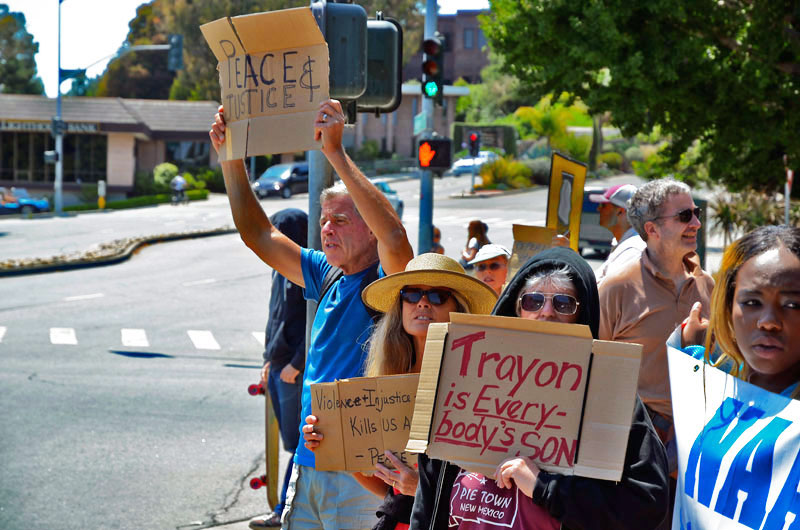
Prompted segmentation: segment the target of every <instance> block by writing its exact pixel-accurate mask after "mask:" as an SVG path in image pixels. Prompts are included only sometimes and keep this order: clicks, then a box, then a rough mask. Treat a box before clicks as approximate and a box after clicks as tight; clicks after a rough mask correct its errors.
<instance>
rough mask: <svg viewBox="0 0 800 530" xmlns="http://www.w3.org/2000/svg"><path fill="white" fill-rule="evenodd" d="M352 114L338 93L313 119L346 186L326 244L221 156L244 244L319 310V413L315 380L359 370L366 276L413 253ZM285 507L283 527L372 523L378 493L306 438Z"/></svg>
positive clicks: (312, 367) (327, 199)
mask: <svg viewBox="0 0 800 530" xmlns="http://www.w3.org/2000/svg"><path fill="white" fill-rule="evenodd" d="M344 122H345V117H344V113H343V112H342V106H341V104H340V103H339V102H338V101H335V100H328V101H325V102H324V103H322V104H321V105H320V108H319V111H318V113H317V116H316V121H315V122H314V128H315V137H316V139H317V140H322V152H323V153H324V154H325V156H326V157H327V159H328V161H329V162H330V163H331V165H332V166H333V168H334V170H335V171H336V173H337V174H338V175H339V177H340V178H341V179H342V182H343V183H344V185H337V186H333V187H332V188H329V189H327V190H325V191H324V192H323V193H322V195H321V197H320V202H321V205H322V212H321V215H320V220H319V222H320V227H321V232H320V237H321V240H322V250H323V251H322V252H320V251H318V250H311V249H306V248H301V247H300V246H299V245H297V244H295V243H294V242H292V241H291V240H290V239H289V238H287V237H286V236H284V235H283V234H282V233H281V232H280V231H279V230H277V229H276V228H275V227H274V226H272V225H271V224H270V222H269V219H268V218H267V216H266V214H264V211H263V210H262V209H261V205H260V204H259V202H258V199H257V198H256V196H255V194H254V193H253V191H252V189H251V187H250V184H249V182H248V179H247V174H246V172H245V166H244V161H243V160H231V161H226V162H222V163H221V165H222V174H223V176H224V178H225V188H226V189H227V192H228V198H229V200H230V204H231V211H232V213H233V220H234V223H235V224H236V228H237V229H238V230H239V234H240V235H241V237H242V240H243V241H244V242H245V244H246V245H247V246H248V247H249V248H250V249H251V250H252V251H253V252H255V253H256V255H258V257H259V258H261V259H262V260H263V261H264V262H265V263H266V264H267V265H269V266H270V267H273V268H274V269H275V270H277V271H278V272H279V273H281V274H282V275H283V276H285V277H286V278H288V279H289V280H290V281H291V282H293V283H295V284H297V285H300V286H302V287H304V288H305V296H306V298H307V299H311V300H317V301H318V302H319V308H318V309H317V314H316V317H315V318H314V323H313V326H312V328H311V340H310V343H309V349H308V355H306V366H305V371H304V373H303V392H302V412H301V417H302V418H305V417H306V416H308V415H309V414H311V390H310V385H312V384H313V383H319V382H326V381H334V380H335V379H343V378H347V377H355V376H358V375H361V371H362V366H363V364H364V348H363V343H364V341H365V340H366V339H367V338H368V334H369V326H370V323H371V320H370V317H369V315H368V313H367V311H366V309H365V308H364V305H363V303H362V302H361V280H362V279H363V278H364V276H365V275H366V274H368V273H369V269H371V268H372V267H374V266H375V265H376V263H377V262H378V261H380V271H379V273H380V274H381V275H383V274H384V273H385V274H392V273H395V272H401V271H403V270H405V266H406V264H407V263H408V261H409V260H410V259H411V258H412V257H413V255H414V253H413V251H412V249H411V244H410V243H409V242H408V238H407V236H406V232H405V229H404V228H403V224H402V223H401V222H400V219H399V218H398V217H397V214H396V213H395V211H394V209H393V208H392V206H391V204H390V203H389V201H388V200H387V199H386V197H385V196H384V195H383V193H381V192H380V191H379V190H378V189H377V188H376V187H375V186H374V185H373V184H372V183H371V182H369V180H367V178H366V177H364V175H363V174H362V173H361V172H360V171H359V170H358V168H357V167H356V165H355V164H354V163H353V161H352V160H350V157H348V156H347V154H346V153H345V151H344V148H343V147H342V131H343V129H344ZM209 135H210V137H211V143H212V145H213V146H214V148H215V149H216V150H217V152H219V150H220V148H221V146H222V145H223V143H224V141H225V121H224V116H223V109H222V107H220V110H219V113H218V114H217V116H216V119H215V123H214V125H213V126H212V128H211V131H210V133H209ZM332 266H333V267H339V268H340V269H342V270H343V271H344V275H343V276H341V277H340V279H339V280H337V281H336V282H335V283H334V284H333V285H332V286H331V287H330V289H328V291H327V292H326V293H325V296H324V297H322V299H321V300H320V294H321V288H322V283H323V280H324V278H325V275H326V274H327V272H328V271H329V270H330V268H331V267H332ZM294 462H295V466H294V468H293V471H292V478H291V480H290V483H289V491H288V492H287V499H286V508H285V509H284V511H283V520H282V526H283V528H291V529H292V530H295V529H298V528H301V529H305V528H325V529H335V530H338V529H344V528H347V529H359V528H371V527H372V526H373V525H374V524H375V522H376V517H375V509H376V508H377V506H378V504H379V502H380V501H379V499H378V498H376V497H375V496H374V495H373V494H372V493H369V492H367V491H366V490H365V489H363V488H362V487H361V486H360V485H359V484H358V483H357V482H356V481H355V479H354V478H353V477H352V475H351V474H349V473H345V472H334V471H317V470H316V469H315V468H314V454H313V453H312V452H311V451H309V450H308V449H306V447H305V446H304V445H303V444H299V445H298V447H297V451H296V452H295V456H294Z"/></svg>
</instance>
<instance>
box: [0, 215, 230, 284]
mask: <svg viewBox="0 0 800 530" xmlns="http://www.w3.org/2000/svg"><path fill="white" fill-rule="evenodd" d="M235 233H237V230H236V229H235V228H231V227H230V226H223V227H220V228H214V229H211V230H194V231H190V232H179V233H175V234H161V235H156V236H144V237H137V238H133V241H131V242H130V243H128V244H127V245H126V246H125V248H123V249H122V250H120V251H118V252H116V253H114V254H113V255H109V256H103V257H100V258H95V259H92V258H81V257H77V258H75V257H73V258H70V257H68V256H54V257H52V258H38V259H39V260H46V259H55V260H58V259H59V258H62V259H63V261H59V262H57V263H48V264H46V265H39V264H32V265H27V266H20V267H14V268H0V278H3V277H8V276H23V275H26V274H42V273H47V272H58V271H67V270H74V269H87V268H90V267H103V266H106V265H115V264H117V263H121V262H123V261H126V260H128V259H129V258H130V257H131V255H132V254H133V253H134V251H136V250H137V249H139V248H141V247H143V246H146V245H150V244H153V243H166V242H169V241H178V240H181V239H196V238H201V237H211V236H221V235H228V234H235ZM11 261H18V260H11ZM3 266H4V265H3V264H2V263H0V267H3Z"/></svg>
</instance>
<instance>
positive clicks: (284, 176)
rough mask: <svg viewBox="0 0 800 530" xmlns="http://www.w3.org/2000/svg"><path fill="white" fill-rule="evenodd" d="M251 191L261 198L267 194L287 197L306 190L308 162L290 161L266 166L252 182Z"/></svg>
mask: <svg viewBox="0 0 800 530" xmlns="http://www.w3.org/2000/svg"><path fill="white" fill-rule="evenodd" d="M253 191H255V193H256V195H258V196H259V197H260V198H262V199H263V198H265V197H267V196H269V195H280V196H281V197H283V198H284V199H288V198H289V197H291V196H292V195H293V194H295V193H304V192H308V163H307V162H292V163H289V164H278V165H275V166H272V167H270V168H267V170H266V171H265V172H264V173H262V174H261V176H260V177H258V178H257V179H256V180H255V181H254V182H253Z"/></svg>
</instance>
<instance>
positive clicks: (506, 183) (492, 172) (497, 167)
mask: <svg viewBox="0 0 800 530" xmlns="http://www.w3.org/2000/svg"><path fill="white" fill-rule="evenodd" d="M480 175H481V179H482V180H483V184H482V185H481V188H483V189H508V188H513V189H518V188H527V187H528V186H530V185H531V170H530V168H528V167H527V166H526V165H525V164H523V163H522V162H518V161H516V160H513V159H512V158H511V157H510V156H509V157H505V158H503V157H501V158H497V159H496V160H494V161H492V162H489V163H488V164H484V165H483V166H482V167H481V171H480Z"/></svg>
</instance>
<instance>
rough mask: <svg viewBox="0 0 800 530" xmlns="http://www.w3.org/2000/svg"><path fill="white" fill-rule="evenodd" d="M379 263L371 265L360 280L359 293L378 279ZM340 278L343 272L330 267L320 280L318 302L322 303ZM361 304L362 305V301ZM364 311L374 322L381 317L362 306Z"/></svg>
mask: <svg viewBox="0 0 800 530" xmlns="http://www.w3.org/2000/svg"><path fill="white" fill-rule="evenodd" d="M379 265H380V262H377V261H376V262H375V263H373V264H372V265H371V266H370V268H369V270H368V271H367V273H366V274H365V275H364V277H363V278H361V285H360V288H359V291H358V292H359V293H361V292H363V291H364V289H366V287H367V285H369V284H371V283H372V282H374V281H375V280H377V279H378V266H379ZM342 276H344V271H343V270H342V269H340V268H339V267H331V268H330V270H329V271H328V273H327V274H326V275H325V278H323V279H322V288H321V289H320V294H319V301H320V302H322V299H323V298H324V297H325V295H326V294H327V292H328V291H330V289H331V287H333V284H334V283H336V282H337V281H338V280H339V279H340V278H341V277H342ZM361 303H362V304H364V301H363V299H362V300H361ZM364 309H365V310H366V311H367V314H368V315H369V317H370V318H371V319H372V320H373V322H374V321H377V320H378V318H380V316H381V312H380V311H375V310H374V309H372V308H371V307H369V306H367V305H366V304H364Z"/></svg>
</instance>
